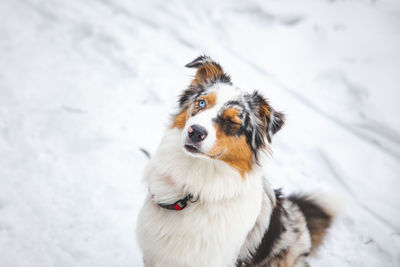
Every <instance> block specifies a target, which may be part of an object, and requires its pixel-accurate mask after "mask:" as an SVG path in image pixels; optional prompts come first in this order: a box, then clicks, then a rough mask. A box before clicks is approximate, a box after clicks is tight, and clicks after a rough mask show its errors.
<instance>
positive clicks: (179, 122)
mask: <svg viewBox="0 0 400 267" xmlns="http://www.w3.org/2000/svg"><path fill="white" fill-rule="evenodd" d="M188 109H189V108H188V107H187V108H185V109H184V110H182V111H181V113H179V114H178V115H176V116H175V118H174V121H173V123H172V126H171V128H175V127H176V128H178V129H180V130H182V129H183V128H185V125H186V121H187V120H188Z"/></svg>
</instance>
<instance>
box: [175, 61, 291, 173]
mask: <svg viewBox="0 0 400 267" xmlns="http://www.w3.org/2000/svg"><path fill="white" fill-rule="evenodd" d="M186 67H188V68H197V72H196V75H195V77H194V79H193V81H192V82H191V84H190V86H189V88H188V89H186V90H185V91H184V92H183V93H182V95H181V96H180V99H179V108H180V111H179V113H178V114H177V115H175V116H174V119H173V125H172V128H178V129H180V130H181V134H182V148H183V149H184V150H185V151H186V153H187V154H189V155H190V156H193V157H201V158H206V159H212V160H222V161H224V162H226V163H228V164H229V165H231V166H232V167H234V168H235V169H237V170H238V171H239V173H240V174H241V175H242V177H244V176H245V173H248V172H249V171H251V169H252V166H253V164H255V163H256V162H257V159H258V157H259V153H260V152H261V151H263V150H266V149H268V147H267V146H268V143H270V142H271V138H272V136H273V135H274V134H275V133H276V132H277V131H279V129H280V128H281V127H282V125H283V124H284V115H283V114H282V113H280V112H277V111H275V110H274V109H273V108H272V107H271V106H270V105H269V103H268V102H267V100H266V99H265V98H264V97H263V96H262V95H260V94H259V93H258V92H257V91H254V92H253V93H251V94H249V93H245V92H242V91H241V90H240V89H239V88H238V87H236V86H234V85H233V84H232V82H231V79H230V77H229V75H227V74H226V73H225V72H224V71H223V69H222V67H221V66H220V65H219V64H218V63H216V62H214V61H213V60H212V59H211V58H210V57H207V56H200V57H198V58H196V59H195V60H193V61H192V62H190V63H189V64H187V65H186Z"/></svg>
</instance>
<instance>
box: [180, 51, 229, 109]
mask: <svg viewBox="0 0 400 267" xmlns="http://www.w3.org/2000/svg"><path fill="white" fill-rule="evenodd" d="M185 67H187V68H197V72H196V75H195V76H194V78H193V80H192V82H191V84H190V85H189V88H188V89H186V90H185V91H183V93H182V94H181V96H180V98H179V106H180V107H181V108H185V107H186V106H187V105H188V104H189V103H190V102H191V101H192V100H193V99H194V98H195V97H196V96H198V95H200V94H201V93H202V92H203V91H204V90H205V89H206V88H207V86H210V85H211V84H213V83H215V82H224V83H229V84H230V83H231V79H230V77H229V75H228V74H226V73H224V71H223V69H222V67H221V66H220V65H219V64H218V63H217V62H215V61H213V60H212V59H211V58H210V57H208V56H205V55H203V56H199V57H198V58H196V59H195V60H193V61H192V62H190V63H188V64H186V65H185Z"/></svg>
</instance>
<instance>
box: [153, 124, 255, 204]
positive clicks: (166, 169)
mask: <svg viewBox="0 0 400 267" xmlns="http://www.w3.org/2000/svg"><path fill="white" fill-rule="evenodd" d="M183 149H184V148H183V145H182V142H181V134H180V131H179V130H178V129H170V130H168V131H167V132H166V134H165V136H164V138H163V140H162V141H161V144H160V146H159V148H158V150H157V152H156V154H155V156H154V157H153V158H152V159H151V160H150V162H149V164H148V165H147V168H146V173H145V181H146V182H147V183H148V185H149V190H150V192H151V194H152V195H153V197H154V200H155V201H157V202H159V203H171V202H174V201H176V200H178V199H181V198H184V197H185V196H187V195H188V194H191V195H193V196H194V197H195V198H197V197H199V202H214V201H219V200H227V199H231V198H235V197H240V196H241V195H243V194H246V193H247V192H249V191H250V190H249V189H250V188H254V187H257V186H260V183H261V180H260V179H259V177H260V175H259V172H260V171H261V170H260V167H259V166H257V165H256V166H255V167H254V169H253V170H252V172H251V173H248V174H246V177H245V178H243V177H241V175H240V174H239V172H238V171H237V170H236V169H234V168H232V167H231V166H229V165H228V164H226V163H225V162H223V161H219V160H213V159H204V158H196V157H192V156H190V155H188V154H187V153H185V151H184V150H183Z"/></svg>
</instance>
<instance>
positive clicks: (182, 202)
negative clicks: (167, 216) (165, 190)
mask: <svg viewBox="0 0 400 267" xmlns="http://www.w3.org/2000/svg"><path fill="white" fill-rule="evenodd" d="M198 199H199V198H197V199H196V200H193V196H192V195H191V194H189V195H187V196H186V197H185V198H182V199H179V200H178V201H176V202H175V203H173V204H165V203H158V202H157V205H158V206H160V207H161V208H164V209H167V210H183V209H184V208H186V206H187V202H188V201H190V202H192V203H193V202H196V201H197V200H198Z"/></svg>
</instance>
